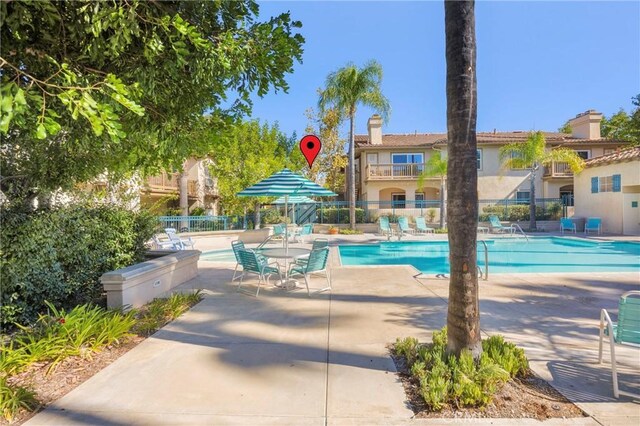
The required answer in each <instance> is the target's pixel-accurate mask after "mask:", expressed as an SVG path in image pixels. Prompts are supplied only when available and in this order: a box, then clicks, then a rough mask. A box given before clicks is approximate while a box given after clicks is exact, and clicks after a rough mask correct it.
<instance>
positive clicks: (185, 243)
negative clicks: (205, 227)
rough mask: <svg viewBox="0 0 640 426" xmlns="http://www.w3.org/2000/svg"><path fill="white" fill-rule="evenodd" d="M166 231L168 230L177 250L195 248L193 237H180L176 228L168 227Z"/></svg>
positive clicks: (170, 239)
mask: <svg viewBox="0 0 640 426" xmlns="http://www.w3.org/2000/svg"><path fill="white" fill-rule="evenodd" d="M171 230H173V232H171ZM165 231H167V236H168V237H169V241H171V242H172V243H173V245H174V247H175V249H176V250H187V248H190V249H193V248H194V246H195V244H196V243H195V241H193V240H192V239H191V237H187V239H186V240H185V239H184V238H180V237H179V236H178V234H176V233H175V229H173V228H166V229H165Z"/></svg>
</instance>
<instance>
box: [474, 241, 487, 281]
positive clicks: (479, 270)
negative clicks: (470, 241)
mask: <svg viewBox="0 0 640 426" xmlns="http://www.w3.org/2000/svg"><path fill="white" fill-rule="evenodd" d="M479 241H480V242H481V243H482V245H483V246H484V273H482V269H481V268H480V265H477V267H478V273H479V274H480V278H482V279H483V280H484V281H487V280H488V279H489V247H488V246H487V243H486V242H485V241H484V240H479Z"/></svg>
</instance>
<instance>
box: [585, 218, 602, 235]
mask: <svg viewBox="0 0 640 426" xmlns="http://www.w3.org/2000/svg"><path fill="white" fill-rule="evenodd" d="M589 231H595V232H597V233H598V235H600V234H602V219H600V218H599V217H588V218H587V223H585V224H584V234H585V235H587V234H588V233H589Z"/></svg>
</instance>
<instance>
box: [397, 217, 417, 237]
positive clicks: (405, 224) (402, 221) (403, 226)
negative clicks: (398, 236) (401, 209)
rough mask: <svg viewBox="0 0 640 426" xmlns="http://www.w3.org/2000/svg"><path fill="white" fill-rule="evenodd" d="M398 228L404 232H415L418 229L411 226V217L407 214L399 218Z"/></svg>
mask: <svg viewBox="0 0 640 426" xmlns="http://www.w3.org/2000/svg"><path fill="white" fill-rule="evenodd" d="M398 228H400V232H401V233H402V234H404V233H407V234H415V233H416V230H415V229H413V228H412V227H410V226H409V219H407V217H406V216H400V217H399V218H398Z"/></svg>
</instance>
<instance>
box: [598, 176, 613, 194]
mask: <svg viewBox="0 0 640 426" xmlns="http://www.w3.org/2000/svg"><path fill="white" fill-rule="evenodd" d="M599 180H600V188H599V192H613V176H603V177H601V178H600V179H599Z"/></svg>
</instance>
